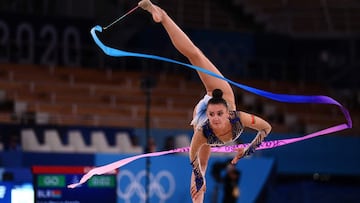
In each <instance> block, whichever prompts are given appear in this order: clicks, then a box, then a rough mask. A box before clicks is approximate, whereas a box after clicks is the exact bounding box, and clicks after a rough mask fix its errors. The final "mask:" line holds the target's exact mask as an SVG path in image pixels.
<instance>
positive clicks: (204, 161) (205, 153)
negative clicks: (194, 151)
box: [190, 145, 211, 203]
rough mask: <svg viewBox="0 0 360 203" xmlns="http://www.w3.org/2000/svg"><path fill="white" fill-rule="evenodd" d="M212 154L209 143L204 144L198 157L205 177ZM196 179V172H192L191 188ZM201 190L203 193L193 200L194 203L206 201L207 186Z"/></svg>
mask: <svg viewBox="0 0 360 203" xmlns="http://www.w3.org/2000/svg"><path fill="white" fill-rule="evenodd" d="M210 154H211V148H210V146H209V145H204V146H202V147H201V148H200V150H199V154H198V158H199V163H200V168H201V173H202V174H204V177H205V173H206V169H207V165H208V161H209V158H210ZM194 179H195V176H194V173H192V174H191V182H190V188H191V183H194V182H195V180H194ZM199 192H200V193H201V194H200V195H199V196H198V197H197V198H196V199H193V200H192V201H193V203H203V202H204V195H205V192H206V188H205V191H199Z"/></svg>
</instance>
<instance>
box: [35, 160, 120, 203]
mask: <svg viewBox="0 0 360 203" xmlns="http://www.w3.org/2000/svg"><path fill="white" fill-rule="evenodd" d="M91 169H92V167H83V166H34V167H33V168H32V173H33V178H34V182H33V185H34V195H35V203H99V202H106V203H116V202H117V195H116V187H117V185H116V171H114V172H112V173H109V174H105V175H101V176H93V177H92V178H91V179H90V180H88V181H87V182H86V183H84V184H83V185H81V186H79V187H77V188H74V189H70V188H67V185H69V184H72V183H77V182H79V181H80V179H81V177H82V176H83V175H84V174H85V173H86V172H88V171H89V170H91Z"/></svg>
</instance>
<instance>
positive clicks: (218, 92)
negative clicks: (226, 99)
mask: <svg viewBox="0 0 360 203" xmlns="http://www.w3.org/2000/svg"><path fill="white" fill-rule="evenodd" d="M212 96H213V97H214V98H219V99H221V98H222V96H223V91H222V90H221V89H214V90H213V92H212Z"/></svg>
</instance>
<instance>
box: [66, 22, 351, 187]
mask: <svg viewBox="0 0 360 203" xmlns="http://www.w3.org/2000/svg"><path fill="white" fill-rule="evenodd" d="M95 31H99V32H102V27H101V26H99V25H97V26H95V27H93V28H92V29H91V31H90V32H91V35H92V37H93V39H94V41H95V43H96V44H97V45H98V46H99V47H100V48H101V49H102V51H103V52H104V53H105V54H106V55H109V56H113V57H125V56H130V57H141V58H148V59H154V60H160V61H165V62H169V63H175V64H179V65H182V66H185V67H188V68H191V69H195V70H197V71H201V72H204V73H206V74H209V75H211V76H213V77H216V78H219V79H222V80H225V81H227V82H228V83H230V84H232V85H234V86H236V87H239V88H241V89H243V90H245V91H248V92H250V93H253V94H256V95H259V96H262V97H265V98H268V99H271V100H275V101H279V102H287V103H312V104H332V105H336V106H338V107H339V108H340V109H341V111H342V113H343V115H344V117H345V119H346V123H343V124H339V125H336V126H333V127H329V128H326V129H324V130H320V131H317V132H314V133H311V134H308V135H305V136H302V137H298V138H290V139H282V140H272V141H266V142H263V143H262V144H261V145H260V146H259V147H258V148H256V150H263V149H270V148H275V147H280V146H283V145H287V144H291V143H294V142H299V141H302V140H306V139H310V138H314V137H317V136H320V135H325V134H329V133H333V132H337V131H341V130H345V129H348V128H351V127H352V121H351V117H350V114H349V112H348V110H347V109H346V108H345V107H343V106H342V105H341V104H340V103H339V102H337V101H336V100H334V99H332V98H330V97H328V96H322V95H312V96H305V95H289V94H275V93H271V92H267V91H264V90H260V89H256V88H253V87H250V86H246V85H243V84H239V83H236V82H234V81H231V80H229V79H227V78H225V77H223V76H221V75H218V74H215V73H213V72H211V71H208V70H206V69H204V68H201V67H198V66H194V65H190V64H187V63H183V62H180V61H176V60H173V59H169V58H165V57H161V56H156V55H149V54H141V53H133V52H127V51H122V50H118V49H114V48H111V47H108V46H105V45H104V44H103V43H102V42H101V41H100V40H99V38H98V37H97V35H96V33H95ZM249 144H250V143H246V144H239V145H233V146H222V147H212V148H211V151H212V152H219V153H220V152H221V153H231V152H236V151H237V149H239V148H245V147H246V146H248V145H249ZM189 150H190V147H184V148H177V149H173V150H168V151H161V152H153V153H147V154H140V155H137V156H133V157H129V158H125V159H122V160H119V161H116V162H113V163H110V164H108V165H104V166H100V167H96V168H94V169H92V170H90V171H89V172H88V173H87V174H85V175H84V176H83V177H82V178H81V179H80V181H79V182H78V183H74V184H71V185H68V187H69V188H75V187H77V186H79V185H81V184H83V183H85V182H86V181H87V180H88V179H90V178H91V177H92V176H93V175H102V174H105V173H108V172H110V171H113V170H115V169H117V168H120V167H122V166H124V165H126V164H128V163H130V162H132V161H135V160H137V159H140V158H145V157H156V156H162V155H166V154H172V153H180V152H189Z"/></svg>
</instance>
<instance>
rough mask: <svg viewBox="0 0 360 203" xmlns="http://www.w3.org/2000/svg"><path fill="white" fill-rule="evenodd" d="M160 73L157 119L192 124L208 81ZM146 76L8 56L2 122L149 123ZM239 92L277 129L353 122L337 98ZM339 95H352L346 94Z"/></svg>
mask: <svg viewBox="0 0 360 203" xmlns="http://www.w3.org/2000/svg"><path fill="white" fill-rule="evenodd" d="M154 77H156V78H155V79H156V80H157V86H156V87H154V88H153V90H152V92H151V107H150V127H151V128H159V129H191V126H190V125H189V123H190V120H191V117H192V110H193V107H194V106H195V104H196V103H197V102H198V100H199V99H201V98H202V96H203V94H204V90H203V87H202V85H201V84H200V83H199V81H195V80H194V81H189V80H187V79H186V78H185V77H184V76H182V75H180V74H177V75H175V74H170V73H167V74H158V75H157V76H154ZM142 78H143V76H142V73H141V72H127V71H118V72H116V71H110V70H95V69H83V68H74V67H73V68H70V67H45V66H38V65H14V64H7V65H6V64H5V65H2V69H1V70H0V90H2V91H4V92H5V95H6V96H5V98H6V101H11V102H12V103H13V105H10V107H11V108H12V109H8V110H7V111H6V110H4V109H3V108H2V109H3V110H2V112H1V116H0V118H1V122H5V123H6V122H8V123H12V122H23V123H24V122H25V123H26V122H34V123H37V124H42V123H44V124H56V125H74V124H75V125H84V126H109V127H110V126H116V127H131V128H145V126H146V122H145V120H146V119H145V118H146V110H147V108H146V94H145V93H144V92H143V90H142V89H141V87H140V84H141V80H142ZM239 82H241V83H243V84H246V85H249V86H253V87H256V88H260V89H264V90H267V91H271V92H275V93H285V94H305V95H311V94H321V95H329V96H331V95H332V94H333V93H332V92H331V90H328V89H327V88H325V87H322V86H320V85H318V84H292V83H291V82H279V81H256V80H249V81H239ZM235 92H236V97H237V99H238V101H239V103H238V104H237V105H238V109H240V110H244V111H247V112H251V113H255V114H260V115H263V116H264V117H265V118H266V119H267V120H269V121H270V122H271V123H272V125H273V130H274V132H280V133H281V132H291V133H309V132H314V131H316V130H320V129H323V128H326V127H330V126H332V125H335V124H339V123H343V122H345V119H344V117H343V115H342V114H341V111H340V110H339V109H338V108H337V107H335V106H331V105H309V104H286V103H279V102H274V101H271V100H268V99H264V98H261V97H258V96H256V95H253V94H249V93H246V92H244V91H241V90H239V89H236V88H235ZM335 99H336V100H338V101H339V102H340V103H343V104H344V102H345V101H344V100H343V99H344V98H341V97H335ZM11 102H10V103H11ZM5 103H6V102H5ZM7 103H9V102H7ZM345 106H346V103H345ZM350 112H351V114H352V117H353V122H354V126H358V124H359V119H358V118H359V117H358V116H355V115H358V111H355V110H354V111H352V110H351V111H350ZM356 130H357V129H353V131H352V132H354V133H356ZM347 133H348V132H347ZM348 134H349V133H348Z"/></svg>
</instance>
